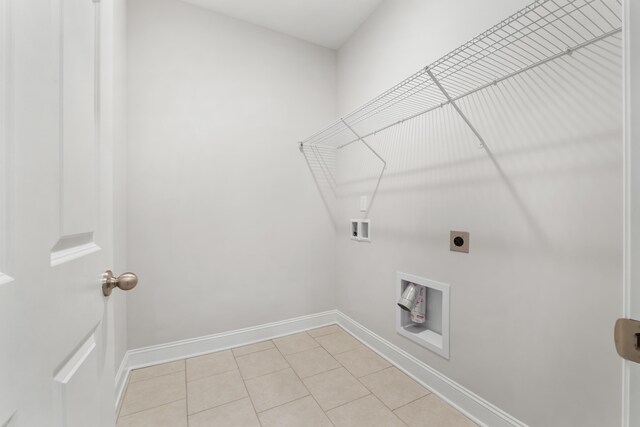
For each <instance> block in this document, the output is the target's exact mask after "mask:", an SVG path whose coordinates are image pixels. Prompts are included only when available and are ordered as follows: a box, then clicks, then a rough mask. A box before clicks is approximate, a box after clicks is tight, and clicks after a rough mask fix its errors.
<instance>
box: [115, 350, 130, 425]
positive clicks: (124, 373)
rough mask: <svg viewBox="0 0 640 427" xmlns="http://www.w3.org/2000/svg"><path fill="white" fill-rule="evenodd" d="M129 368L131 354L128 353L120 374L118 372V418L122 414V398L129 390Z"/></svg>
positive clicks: (121, 364) (119, 370)
mask: <svg viewBox="0 0 640 427" xmlns="http://www.w3.org/2000/svg"><path fill="white" fill-rule="evenodd" d="M128 366H129V352H126V353H125V354H124V356H123V357H122V361H121V362H120V367H119V368H118V372H116V416H117V414H118V413H119V412H120V405H121V404H122V397H123V396H124V392H125V390H126V389H127V384H128V382H129V373H130V372H131V368H129V367H128Z"/></svg>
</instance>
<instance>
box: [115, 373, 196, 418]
mask: <svg viewBox="0 0 640 427" xmlns="http://www.w3.org/2000/svg"><path fill="white" fill-rule="evenodd" d="M184 383H185V378H184V371H181V372H176V373H174V374H168V375H162V376H160V377H155V378H151V379H148V380H141V381H138V382H135V383H133V384H129V386H128V387H127V393H126V394H125V396H124V401H123V402H122V408H121V409H120V415H121V416H123V415H129V414H132V413H134V412H139V411H144V410H145V409H151V408H155V407H156V406H160V405H164V404H167V403H171V402H175V401H176V400H181V399H185V398H186V390H185V384H184Z"/></svg>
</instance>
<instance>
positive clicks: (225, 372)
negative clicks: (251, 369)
mask: <svg viewBox="0 0 640 427" xmlns="http://www.w3.org/2000/svg"><path fill="white" fill-rule="evenodd" d="M235 371H238V372H240V369H238V367H237V366H236V368H235V369H229V370H228V371H220V372H216V373H215V374H209V375H205V376H204V377H199V378H196V379H195V380H188V379H187V376H186V375H185V383H186V384H189V383H194V382H196V381H200V380H204V379H206V378H211V377H215V376H217V375H222V374H228V373H229V372H235ZM240 376H242V374H240Z"/></svg>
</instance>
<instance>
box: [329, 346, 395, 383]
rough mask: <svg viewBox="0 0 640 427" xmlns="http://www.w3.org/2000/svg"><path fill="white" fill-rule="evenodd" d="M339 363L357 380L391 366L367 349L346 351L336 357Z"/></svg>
mask: <svg viewBox="0 0 640 427" xmlns="http://www.w3.org/2000/svg"><path fill="white" fill-rule="evenodd" d="M336 359H338V362H340V363H342V366H344V367H345V368H347V370H348V371H349V372H351V374H353V376H355V377H356V378H360V377H363V376H365V375H369V374H372V373H374V372H378V371H381V370H383V369H385V368H388V367H389V366H391V364H390V363H389V362H387V361H386V360H384V359H383V358H382V357H380V356H378V355H377V354H376V353H375V352H373V351H371V350H369V349H368V348H366V347H362V348H357V349H355V350H350V351H345V352H344V353H340V354H338V355H336Z"/></svg>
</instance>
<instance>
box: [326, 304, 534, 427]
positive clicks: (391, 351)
mask: <svg viewBox="0 0 640 427" xmlns="http://www.w3.org/2000/svg"><path fill="white" fill-rule="evenodd" d="M338 324H339V325H340V326H342V327H343V328H344V329H346V330H347V331H349V333H351V334H352V335H353V336H354V337H356V338H358V339H359V340H360V341H361V342H362V343H364V344H365V345H367V346H368V347H369V348H371V349H372V350H373V351H375V352H376V353H378V354H379V355H381V356H382V357H384V358H385V359H387V360H388V361H389V362H391V363H392V364H394V365H395V366H396V367H398V368H399V369H400V370H402V371H403V372H404V373H405V374H407V375H409V376H410V377H411V378H413V379H414V380H416V381H417V382H419V383H420V384H422V385H423V386H424V387H426V388H427V389H429V390H431V391H432V392H433V393H434V394H436V395H438V396H439V397H440V398H442V399H443V400H444V401H446V402H447V403H449V404H450V405H451V406H453V407H454V408H456V409H457V410H459V411H460V412H462V413H463V414H465V415H466V416H467V417H469V418H471V419H472V420H473V421H475V422H476V423H478V424H480V425H481V426H490V427H513V426H516V427H527V425H526V424H525V423H523V422H521V421H519V420H518V419H516V418H514V417H512V416H511V415H509V414H507V413H506V412H504V411H503V410H501V409H500V408H498V407H497V406H495V405H493V404H491V403H489V402H487V401H486V400H484V399H483V398H481V397H480V396H478V395H476V394H475V393H473V392H471V391H470V390H467V389H466V388H464V387H463V386H461V385H460V384H458V383H456V382H455V381H453V380H452V379H450V378H448V377H446V376H444V375H443V374H441V373H440V372H438V371H436V370H435V369H433V368H432V367H430V366H429V365H427V364H426V363H424V362H422V361H420V360H418V359H416V358H415V357H413V356H412V355H410V354H409V353H407V352H406V351H404V350H402V349H401V348H399V347H397V346H396V345H394V344H392V343H390V342H389V341H387V340H385V339H384V338H382V337H380V336H379V335H376V334H375V333H373V332H371V331H370V330H369V329H367V328H365V327H364V326H362V325H361V324H360V323H358V322H356V321H355V320H353V319H351V318H350V317H349V316H347V315H346V314H344V313H342V312H338Z"/></svg>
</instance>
